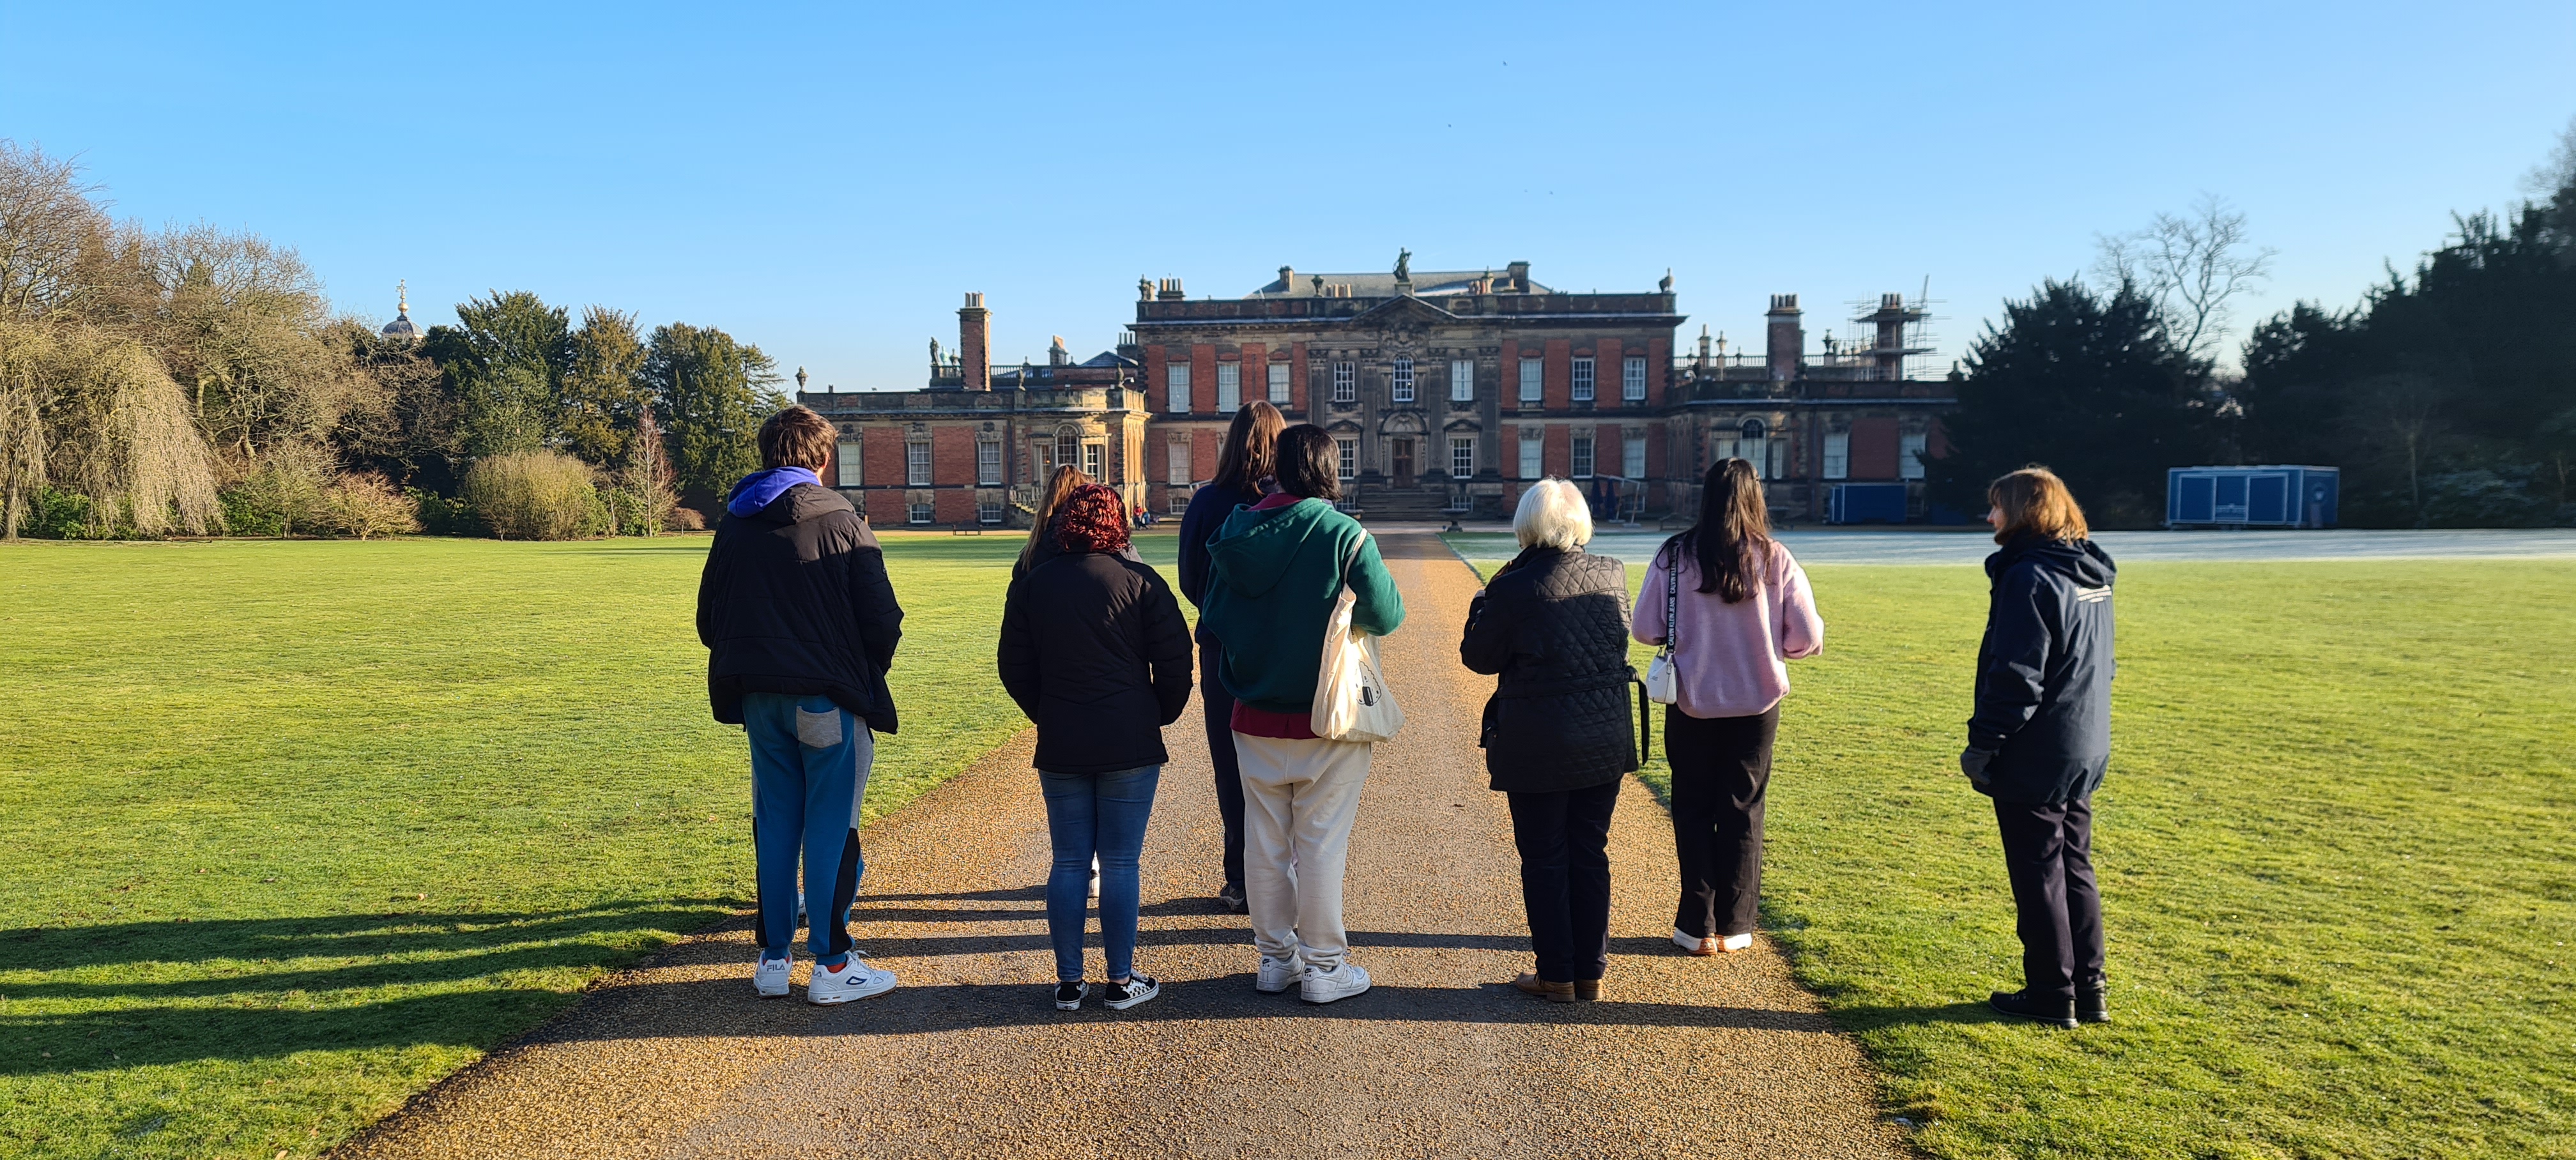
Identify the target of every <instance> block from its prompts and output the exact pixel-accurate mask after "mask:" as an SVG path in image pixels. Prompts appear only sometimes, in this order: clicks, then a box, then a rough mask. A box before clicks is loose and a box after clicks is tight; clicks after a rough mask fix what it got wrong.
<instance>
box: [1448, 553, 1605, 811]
mask: <svg viewBox="0 0 2576 1160" xmlns="http://www.w3.org/2000/svg"><path fill="white" fill-rule="evenodd" d="M1458 655H1459V658H1460V659H1461V660H1464V661H1465V662H1466V664H1467V667H1468V668H1469V669H1471V670H1473V671H1475V672H1479V673H1494V674H1499V675H1500V676H1501V677H1502V679H1501V680H1500V681H1497V682H1496V683H1495V688H1494V695H1493V698H1492V699H1491V700H1488V701H1486V702H1485V729H1484V736H1483V737H1481V738H1479V739H1478V740H1477V744H1479V745H1482V746H1484V747H1485V772H1486V773H1487V774H1489V775H1490V776H1491V777H1492V779H1493V788H1495V789H1497V790H1503V791H1507V792H1512V793H1548V792H1554V791H1559V790H1570V789H1583V788H1586V787H1589V786H1596V785H1600V784H1601V783H1603V782H1607V781H1616V780H1618V779H1619V775H1621V774H1624V773H1627V772H1629V771H1630V770H1633V769H1635V768H1637V735H1636V733H1635V732H1634V731H1633V730H1632V729H1631V727H1630V722H1631V720H1632V719H1633V716H1634V714H1633V713H1632V711H1631V709H1630V706H1629V701H1628V684H1629V682H1630V681H1632V680H1634V679H1635V670H1633V669H1631V668H1629V667H1628V572H1627V568H1626V567H1625V566H1623V565H1621V564H1620V563H1619V561H1617V560H1613V559H1611V558H1610V557H1608V556H1595V555H1591V554H1589V553H1586V552H1581V551H1574V552H1560V551H1557V550H1555V549H1553V548H1532V549H1530V550H1528V551H1526V552H1522V553H1521V554H1520V556H1519V558H1517V559H1515V560H1513V561H1512V562H1511V563H1509V564H1506V565H1504V566H1503V569H1502V570H1501V571H1499V572H1496V573H1494V578H1493V579H1492V580H1491V581H1489V582H1487V583H1486V585H1485V591H1484V592H1483V593H1482V594H1481V595H1479V596H1477V597H1476V602H1475V604H1473V605H1472V606H1470V607H1469V608H1468V611H1467V636H1466V639H1465V640H1463V641H1460V642H1459V644H1458Z"/></svg>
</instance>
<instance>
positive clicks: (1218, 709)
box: [1199, 634, 1243, 890]
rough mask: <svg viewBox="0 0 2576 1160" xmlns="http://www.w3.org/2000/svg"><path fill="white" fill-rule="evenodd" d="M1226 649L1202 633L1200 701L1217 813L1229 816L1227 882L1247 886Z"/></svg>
mask: <svg viewBox="0 0 2576 1160" xmlns="http://www.w3.org/2000/svg"><path fill="white" fill-rule="evenodd" d="M1224 659H1225V651H1224V649H1223V647H1222V646H1220V645H1218V644H1217V643H1216V640H1215V638H1213V637H1210V636H1207V635H1205V634H1201V635H1200V636H1199V704H1200V705H1201V706H1203V707H1205V708H1206V710H1207V742H1208V762H1209V764H1211V765H1214V766H1216V812H1217V816H1218V817H1220V818H1223V819H1225V884H1226V885H1228V886H1232V887H1234V888H1236V889H1238V890H1240V889H1242V887H1243V767H1242V766H1241V765H1240V764H1238V763H1237V762H1236V761H1235V757H1234V694H1232V693H1229V692H1226V691H1225V683H1224V682H1222V681H1219V680H1217V677H1216V670H1217V666H1218V665H1219V664H1220V663H1222V662H1223V661H1224Z"/></svg>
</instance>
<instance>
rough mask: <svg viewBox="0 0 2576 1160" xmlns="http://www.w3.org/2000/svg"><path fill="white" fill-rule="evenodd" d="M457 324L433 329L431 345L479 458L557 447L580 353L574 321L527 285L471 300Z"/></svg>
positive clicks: (467, 445)
mask: <svg viewBox="0 0 2576 1160" xmlns="http://www.w3.org/2000/svg"><path fill="white" fill-rule="evenodd" d="M456 322H457V325H455V326H452V327H449V326H433V327H431V328H429V334H428V336H427V337H426V338H425V339H424V349H425V351H426V353H427V354H428V355H429V357H430V358H432V359H434V360H436V361H437V362H438V364H439V368H440V369H441V370H442V371H444V372H445V373H446V375H447V379H448V386H449V390H450V391H451V393H453V394H454V396H455V398H456V400H457V406H458V411H459V416H458V419H459V423H458V427H459V432H458V434H459V436H460V438H459V442H460V443H461V445H462V447H463V450H464V452H465V454H467V455H468V456H472V457H476V458H480V457H482V456H486V455H506V454H510V453H512V452H520V451H534V450H538V449H540V448H544V447H549V446H551V445H552V444H553V443H554V442H555V440H556V438H557V436H558V434H559V433H560V429H561V428H560V423H561V416H560V409H559V400H560V398H561V396H562V393H563V382H564V375H565V373H566V372H567V371H568V370H569V369H570V368H571V365H572V356H573V338H572V319H571V317H570V316H569V315H568V314H567V313H566V312H565V310H564V308H563V307H560V306H548V305H546V304H545V301H544V300H543V299H540V298H538V297H537V296H536V295H535V294H532V293H529V292H528V291H525V290H514V291H511V292H509V293H507V294H504V293H501V292H499V291H494V292H493V294H492V296H491V297H490V298H476V299H472V300H469V301H467V302H465V303H463V304H462V305H459V306H458V307H457V308H456Z"/></svg>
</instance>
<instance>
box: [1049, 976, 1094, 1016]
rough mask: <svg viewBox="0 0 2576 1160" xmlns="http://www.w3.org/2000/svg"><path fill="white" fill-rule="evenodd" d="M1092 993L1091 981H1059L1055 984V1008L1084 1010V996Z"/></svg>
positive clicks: (1060, 1009)
mask: <svg viewBox="0 0 2576 1160" xmlns="http://www.w3.org/2000/svg"><path fill="white" fill-rule="evenodd" d="M1090 993H1091V984H1089V983H1058V984H1056V985H1055V1009H1056V1010H1058V1011H1080V1010H1082V999H1083V996H1085V995H1089V994H1090Z"/></svg>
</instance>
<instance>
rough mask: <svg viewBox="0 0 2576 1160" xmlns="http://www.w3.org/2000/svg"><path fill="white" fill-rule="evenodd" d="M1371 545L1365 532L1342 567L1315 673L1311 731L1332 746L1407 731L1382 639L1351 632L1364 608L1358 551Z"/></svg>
mask: <svg viewBox="0 0 2576 1160" xmlns="http://www.w3.org/2000/svg"><path fill="white" fill-rule="evenodd" d="M1367 542H1368V533H1367V532H1361V533H1360V538H1359V540H1358V541H1356V542H1354V543H1353V545H1352V547H1351V558H1350V559H1347V560H1344V561H1342V570H1341V574H1340V577H1339V579H1340V582H1341V586H1340V590H1339V592H1338V593H1337V594H1336V595H1335V596H1334V597H1333V614H1332V615H1331V616H1329V617H1326V618H1325V620H1324V657H1323V665H1322V667H1321V668H1319V669H1317V670H1316V672H1315V708H1314V715H1313V716H1312V717H1310V718H1309V719H1308V720H1307V727H1308V728H1310V729H1313V730H1314V731H1315V736H1317V737H1322V738H1325V739H1327V740H1331V741H1365V742H1369V743H1372V744H1374V743H1376V742H1380V741H1385V740H1387V739H1389V738H1391V737H1394V736H1395V732H1396V730H1398V729H1402V728H1404V710H1403V709H1401V708H1398V707H1397V706H1396V703H1395V694H1394V693H1393V692H1391V691H1389V690H1388V689H1387V687H1386V669H1385V668H1384V667H1383V666H1381V665H1380V664H1379V663H1378V657H1377V638H1376V637H1373V636H1370V635H1368V634H1367V633H1364V632H1358V631H1355V630H1353V629H1352V628H1351V607H1352V606H1353V605H1355V604H1357V603H1359V597H1358V596H1356V595H1354V594H1353V593H1352V592H1351V579H1350V572H1351V565H1352V564H1353V563H1354V562H1355V561H1357V560H1358V559H1359V546H1358V545H1359V544H1364V543H1367Z"/></svg>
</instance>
